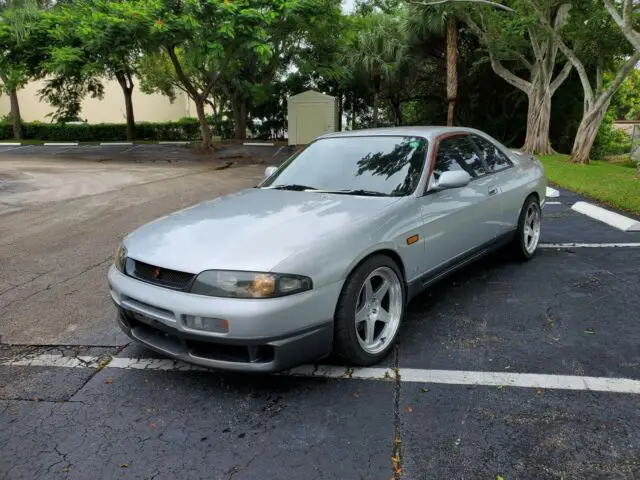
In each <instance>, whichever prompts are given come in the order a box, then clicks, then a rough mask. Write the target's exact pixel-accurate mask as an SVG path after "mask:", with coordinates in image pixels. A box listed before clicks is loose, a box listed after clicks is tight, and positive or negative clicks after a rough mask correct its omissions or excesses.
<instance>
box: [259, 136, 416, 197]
mask: <svg viewBox="0 0 640 480" xmlns="http://www.w3.org/2000/svg"><path fill="white" fill-rule="evenodd" d="M427 144H428V143H427V140H426V139H424V138H421V137H412V136H357V137H356V136H354V137H329V138H323V139H320V140H317V141H315V142H313V143H311V144H310V145H309V146H308V147H307V148H306V149H305V150H303V151H302V152H300V153H299V154H297V155H295V156H293V157H291V158H290V159H289V160H287V161H286V162H285V164H284V165H283V166H282V168H280V169H279V171H278V172H276V173H275V174H273V175H272V176H271V177H270V178H269V179H267V180H266V181H265V182H264V183H263V184H262V187H263V188H264V187H269V188H283V189H288V190H319V191H330V192H334V193H343V194H355V195H358V194H360V195H372V196H374V195H391V196H404V195H409V194H411V193H413V191H414V190H415V188H416V186H417V184H418V182H419V180H420V175H421V174H422V168H423V166H424V162H425V157H426V152H427Z"/></svg>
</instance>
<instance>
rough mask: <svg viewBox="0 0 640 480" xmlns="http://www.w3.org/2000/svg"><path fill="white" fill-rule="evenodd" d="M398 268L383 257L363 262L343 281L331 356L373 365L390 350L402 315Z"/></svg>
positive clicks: (359, 363)
mask: <svg viewBox="0 0 640 480" xmlns="http://www.w3.org/2000/svg"><path fill="white" fill-rule="evenodd" d="M404 308H405V291H404V285H403V277H402V273H401V272H400V269H399V267H398V265H397V264H396V263H395V262H394V261H393V260H392V259H391V258H389V257H387V256H385V255H375V256H373V257H371V258H369V259H367V260H365V261H364V262H363V263H362V264H361V265H359V266H358V267H357V268H356V269H355V270H354V271H353V272H352V273H351V275H349V278H347V281H346V282H345V285H344V288H343V289H342V293H341V295H340V298H339V300H338V306H337V308H336V315H335V341H334V349H335V353H336V354H337V355H338V356H340V357H342V358H343V359H344V360H346V361H347V362H349V363H350V364H353V365H373V364H375V363H377V362H379V361H380V360H381V359H382V358H383V357H384V356H385V355H387V354H388V353H389V351H390V350H391V348H392V346H393V344H394V341H395V339H396V337H397V334H398V330H399V328H400V324H401V323H402V318H403V315H404Z"/></svg>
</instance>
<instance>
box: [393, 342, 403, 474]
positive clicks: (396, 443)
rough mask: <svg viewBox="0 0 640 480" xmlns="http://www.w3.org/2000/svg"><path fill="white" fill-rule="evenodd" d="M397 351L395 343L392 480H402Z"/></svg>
mask: <svg viewBox="0 0 640 480" xmlns="http://www.w3.org/2000/svg"><path fill="white" fill-rule="evenodd" d="M398 349H399V345H398V343H396V345H395V348H394V352H393V371H394V372H395V374H396V378H395V380H396V385H395V391H394V397H393V420H394V425H393V426H394V435H393V450H392V453H391V465H392V470H393V476H392V479H393V480H399V479H400V478H402V437H401V433H402V432H401V420H400V390H401V387H402V382H401V378H400V369H399V366H398V357H399V355H398Z"/></svg>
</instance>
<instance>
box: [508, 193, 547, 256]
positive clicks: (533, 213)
mask: <svg viewBox="0 0 640 480" xmlns="http://www.w3.org/2000/svg"><path fill="white" fill-rule="evenodd" d="M541 225H542V210H541V209H540V202H538V199H537V198H536V197H535V196H533V195H531V196H529V197H527V199H526V200H525V202H524V205H523V206H522V211H521V212H520V218H519V219H518V230H517V233H516V237H515V238H514V239H513V244H512V250H513V252H514V253H515V254H516V255H517V256H518V257H519V258H520V259H521V260H530V259H531V258H532V257H533V255H534V254H535V253H536V250H537V248H538V242H539V241H540V229H541Z"/></svg>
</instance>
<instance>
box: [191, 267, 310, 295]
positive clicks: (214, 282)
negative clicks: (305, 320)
mask: <svg viewBox="0 0 640 480" xmlns="http://www.w3.org/2000/svg"><path fill="white" fill-rule="evenodd" d="M311 288H312V283H311V279H310V278H308V277H303V276H300V275H286V274H280V273H260V272H235V271H222V270H207V271H206V272H202V273H201V274H200V275H198V277H197V278H196V280H195V282H193V285H192V286H191V293H197V294H198V295H208V296H210V297H231V298H274V297H282V296H284V295H292V294H294V293H300V292H304V291H306V290H311Z"/></svg>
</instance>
